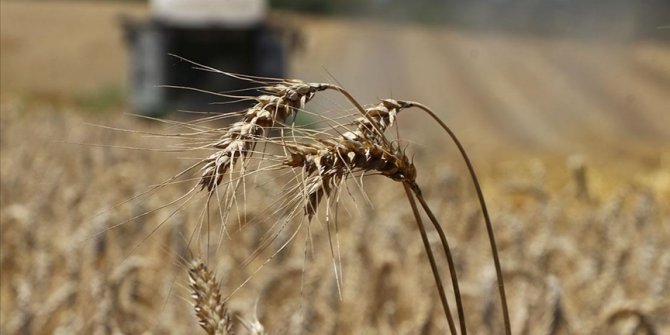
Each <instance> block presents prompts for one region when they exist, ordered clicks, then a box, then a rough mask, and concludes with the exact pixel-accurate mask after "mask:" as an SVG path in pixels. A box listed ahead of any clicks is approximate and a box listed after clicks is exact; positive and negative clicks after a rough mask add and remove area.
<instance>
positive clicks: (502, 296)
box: [403, 101, 512, 335]
mask: <svg viewBox="0 0 670 335" xmlns="http://www.w3.org/2000/svg"><path fill="white" fill-rule="evenodd" d="M403 103H405V104H406V105H407V106H408V107H417V108H419V109H421V110H423V111H424V112H426V113H427V114H428V115H430V117H432V118H433V120H435V122H437V123H438V124H439V125H440V127H442V129H443V130H444V131H445V132H447V134H449V137H451V139H452V141H454V144H456V146H457V147H458V151H459V152H460V153H461V156H462V157H463V160H464V161H465V165H467V168H468V172H469V173H470V176H471V177H472V182H473V184H474V186H475V191H476V192H477V198H478V199H479V204H480V207H481V210H482V215H483V216H484V222H485V224H486V232H487V235H488V237H489V244H490V245H491V253H492V254H493V263H494V265H495V268H496V277H497V280H498V293H499V295H500V304H501V305H502V312H503V319H504V322H505V334H507V335H511V333H512V327H511V325H510V319H509V311H508V308H507V297H506V294H505V282H504V280H503V274H502V267H501V265H500V259H499V256H498V247H497V246H496V240H495V235H494V233H493V224H492V223H491V218H490V216H489V211H488V209H487V207H486V201H485V200H484V193H483V192H482V188H481V186H480V185H479V179H478V178H477V174H476V173H475V169H474V168H473V167H472V163H471V162H470V158H469V157H468V154H467V153H466V152H465V148H464V147H463V145H462V144H461V142H460V141H459V140H458V138H457V137H456V134H455V133H454V132H453V131H452V130H451V128H449V127H448V126H447V125H446V124H445V123H444V122H443V121H442V119H440V118H439V117H438V116H437V115H436V114H435V113H434V112H433V111H432V110H431V109H430V108H428V107H426V106H425V105H423V104H421V103H418V102H414V101H404V102H403Z"/></svg>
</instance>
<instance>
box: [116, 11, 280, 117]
mask: <svg viewBox="0 0 670 335" xmlns="http://www.w3.org/2000/svg"><path fill="white" fill-rule="evenodd" d="M267 10H268V9H267V3H266V1H264V0H151V1H150V18H149V19H148V20H146V21H137V20H132V19H130V18H124V20H123V28H124V32H125V38H126V42H127V44H128V47H129V52H130V90H131V93H130V99H131V106H132V108H133V110H134V112H135V113H138V114H142V115H147V116H160V115H164V114H167V113H170V112H173V111H176V110H180V109H184V110H197V111H208V112H215V111H229V110H231V109H235V108H239V107H240V106H239V105H237V106H236V105H223V104H212V102H216V101H223V100H224V99H223V98H220V97H216V96H213V95H211V94H206V93H202V92H196V91H194V90H186V89H174V88H166V87H161V85H171V86H184V87H191V88H197V89H200V90H208V91H214V92H223V91H230V90H239V89H244V88H249V87H251V86H252V85H251V84H250V83H248V82H245V81H242V80H239V79H234V78H230V77H228V76H225V75H222V74H216V73H211V72H206V71H199V70H195V69H193V65H192V64H189V63H188V62H185V61H183V60H179V59H178V58H176V57H173V56H170V54H174V55H178V56H180V57H183V58H186V59H189V60H192V61H195V62H198V63H201V64H204V65H207V66H210V67H213V68H216V69H220V70H222V71H226V72H235V73H243V74H248V75H254V76H263V77H283V76H284V74H285V54H286V53H285V47H284V45H283V44H282V41H281V39H280V38H279V32H278V31H277V30H276V29H273V28H271V27H270V26H269V25H268V23H267V20H266V18H267ZM243 93H247V94H250V93H253V92H243Z"/></svg>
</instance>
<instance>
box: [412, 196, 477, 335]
mask: <svg viewBox="0 0 670 335" xmlns="http://www.w3.org/2000/svg"><path fill="white" fill-rule="evenodd" d="M410 187H411V188H412V191H414V195H415V196H416V198H417V199H418V200H419V203H420V204H421V207H423V210H424V211H425V212H426V214H428V217H429V218H430V221H431V222H432V223H433V226H434V227H435V230H437V234H438V235H440V242H442V247H443V249H444V254H445V256H446V257H447V263H448V264H449V274H450V275H451V283H452V286H453V288H454V296H455V297H456V309H457V310H458V321H459V325H460V326H461V334H462V335H467V333H468V331H467V329H466V328H465V313H464V312H463V301H462V299H461V289H460V288H459V285H458V276H457V275H456V265H455V264H454V258H453V256H452V254H451V248H449V242H447V235H446V234H445V233H444V230H443V229H442V226H440V223H439V221H438V220H437V218H436V217H435V215H433V212H432V211H431V210H430V207H428V204H427V203H426V201H425V200H424V199H423V194H422V192H421V189H420V188H419V185H417V184H416V183H412V184H411V185H410Z"/></svg>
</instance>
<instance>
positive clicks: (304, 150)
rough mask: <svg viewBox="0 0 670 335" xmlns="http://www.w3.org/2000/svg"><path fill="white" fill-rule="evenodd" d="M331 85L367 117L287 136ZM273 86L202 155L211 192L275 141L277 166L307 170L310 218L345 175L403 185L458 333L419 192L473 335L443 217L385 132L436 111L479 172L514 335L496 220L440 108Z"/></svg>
mask: <svg viewBox="0 0 670 335" xmlns="http://www.w3.org/2000/svg"><path fill="white" fill-rule="evenodd" d="M325 90H333V91H337V92H339V93H341V94H342V95H343V96H344V97H345V98H346V99H347V100H349V101H350V102H351V103H352V105H353V106H354V107H355V109H356V110H357V111H358V112H360V114H361V116H360V117H358V118H356V119H355V120H354V121H353V122H352V123H350V124H348V125H341V126H340V127H338V128H334V129H338V130H339V128H342V127H344V128H345V131H343V132H340V133H339V134H337V135H329V136H325V137H324V136H323V135H324V134H327V133H323V132H310V131H306V130H305V131H304V133H305V135H304V136H302V137H301V138H300V140H301V141H298V138H296V137H293V138H287V137H286V136H285V134H284V130H288V129H290V130H292V131H295V129H293V128H292V127H291V128H289V127H288V126H286V125H285V124H284V123H285V121H286V120H287V119H288V118H289V117H290V116H293V115H295V113H296V112H297V111H299V110H302V109H303V108H304V107H305V105H306V104H307V102H309V101H310V100H311V99H312V98H313V97H314V95H315V94H316V93H317V92H320V91H325ZM265 92H266V93H267V94H266V95H262V96H260V97H258V98H256V101H257V103H256V105H254V106H253V107H252V108H249V109H248V110H247V112H246V113H245V115H244V117H243V119H242V120H241V121H239V122H236V123H235V124H233V125H232V126H231V127H230V128H229V129H227V131H226V132H225V133H224V135H223V136H222V137H221V138H220V139H219V140H218V141H216V142H215V143H212V144H211V145H210V147H212V148H216V149H217V150H218V151H217V152H215V153H214V154H212V155H210V156H209V157H208V158H206V159H205V160H203V161H202V164H203V168H202V170H203V171H204V172H203V174H202V176H201V178H200V181H199V185H200V187H201V189H204V188H207V190H208V191H209V192H210V194H211V193H212V191H213V189H214V188H215V187H216V186H218V185H219V184H220V183H221V182H222V180H223V176H224V175H225V174H226V172H227V171H228V170H229V169H230V168H231V167H232V166H233V165H234V164H235V163H236V162H237V160H238V159H240V158H242V159H246V158H247V157H249V156H250V155H251V154H252V153H253V151H254V148H255V146H256V144H258V143H272V144H275V145H278V146H280V147H281V148H282V149H283V151H284V153H285V156H284V157H283V158H281V156H280V159H279V161H280V163H279V166H277V167H276V168H278V169H281V168H291V169H301V171H302V174H301V175H302V176H303V183H302V190H301V194H300V196H301V197H302V198H303V199H304V204H303V207H304V213H305V215H306V216H307V217H308V219H309V220H310V221H311V219H312V218H313V216H314V215H315V214H316V212H317V208H318V206H319V203H320V202H321V200H322V199H323V198H324V197H325V198H327V199H328V198H330V197H331V196H332V194H333V193H334V192H335V193H336V191H337V190H339V189H340V188H341V186H342V183H343V182H344V181H346V180H347V179H349V178H350V177H352V176H353V175H355V174H361V175H365V174H379V175H382V176H385V177H388V178H390V179H392V180H394V181H398V182H401V183H403V185H404V188H405V190H406V194H407V196H408V200H409V201H410V205H411V206H412V209H413V213H414V216H415V220H416V222H417V224H418V227H419V230H420V232H421V233H422V239H423V240H424V247H425V249H426V252H427V254H428V257H429V260H430V263H431V269H432V271H433V274H434V276H435V280H436V284H437V286H438V291H439V292H440V298H441V301H442V305H443V309H444V311H445V316H446V318H447V321H448V323H449V328H450V330H451V332H452V333H453V334H456V327H455V323H454V321H453V318H452V316H451V312H450V310H449V306H448V303H447V299H446V296H445V293H444V288H443V287H442V284H441V279H440V275H439V271H438V268H437V266H436V265H435V260H434V258H433V255H432V250H431V247H430V245H429V244H428V243H427V239H426V238H425V236H424V234H425V228H424V227H423V223H422V221H421V218H420V215H419V212H418V208H417V206H416V203H414V197H416V199H417V200H418V201H419V203H420V205H421V208H422V209H423V210H424V212H425V213H426V214H427V215H428V217H429V218H430V220H431V223H432V224H433V226H434V228H435V229H436V231H437V232H438V235H439V236H440V242H441V243H442V247H443V249H444V252H445V255H446V258H447V261H448V264H449V270H450V275H451V279H452V285H453V289H454V295H455V299H456V305H457V311H458V317H459V325H460V332H461V334H464V335H465V334H467V329H466V322H465V315H464V311H463V306H462V299H461V294H460V288H459V285H458V276H457V275H456V268H455V265H454V261H453V257H452V254H451V250H450V248H449V244H448V241H447V238H446V234H445V233H444V231H443V229H442V227H441V225H440V223H439V221H438V219H437V218H436V217H435V216H434V214H433V213H432V211H431V209H430V207H429V206H428V205H427V203H426V201H425V199H424V198H423V195H422V192H421V189H420V188H419V186H418V185H417V183H416V173H417V172H416V168H415V166H414V164H413V162H412V160H410V159H409V158H408V157H407V155H406V154H405V151H404V150H403V149H401V148H400V146H399V145H398V144H397V143H396V142H393V141H390V140H388V139H387V137H386V136H385V135H384V131H385V130H386V129H387V128H388V127H389V126H392V125H393V124H394V123H395V121H396V117H397V114H398V113H399V112H400V111H401V110H402V109H406V108H411V107H416V108H419V109H420V110H423V111H424V112H426V113H428V114H429V115H430V116H431V117H433V119H435V121H436V122H438V124H439V125H440V126H441V127H442V128H443V129H444V130H445V131H446V132H447V133H448V134H449V136H450V137H451V138H452V140H453V141H454V142H455V143H456V145H457V146H458V148H459V150H460V152H461V154H462V156H463V159H464V160H465V162H466V165H467V167H468V170H469V172H470V174H471V176H472V179H473V182H474V186H475V189H476V191H477V195H478V198H479V201H480V205H481V209H482V212H483V214H484V219H485V222H486V226H487V232H488V235H489V240H490V243H491V248H492V251H493V259H494V263H495V266H496V274H497V277H498V283H499V293H500V297H501V299H500V300H501V304H502V308H503V316H504V321H505V330H506V334H510V332H511V327H510V322H509V315H508V310H507V302H506V297H505V290H504V283H503V278H502V270H501V266H500V262H499V257H498V253H497V247H496V245H495V237H494V235H493V228H492V224H491V221H490V218H489V214H488V210H487V208H486V203H485V201H484V198H483V194H482V191H481V187H480V185H479V182H478V179H477V177H476V174H475V172H474V169H473V167H472V164H471V162H470V160H469V158H468V156H467V154H466V152H465V149H464V148H463V146H462V145H461V143H460V142H459V141H458V139H457V138H456V136H455V135H454V133H453V131H451V129H449V128H448V127H447V126H446V124H444V122H442V121H441V120H440V119H439V118H438V117H437V116H436V114H435V113H434V112H432V111H431V110H430V109H429V108H427V107H426V106H424V105H422V104H420V103H417V102H411V101H400V100H392V99H386V100H382V101H381V102H380V103H379V104H377V105H375V106H372V107H369V108H364V107H363V106H362V105H361V104H360V103H359V102H358V101H357V100H356V99H355V98H353V96H352V95H351V94H350V93H349V92H347V91H346V90H345V89H343V88H341V87H339V86H336V85H332V84H317V83H309V84H307V83H304V82H302V81H299V80H291V81H283V82H280V83H278V84H275V85H272V86H266V87H265ZM273 128H277V129H279V130H280V131H281V135H280V136H279V137H270V136H269V135H268V130H269V129H273ZM328 203H330V202H328Z"/></svg>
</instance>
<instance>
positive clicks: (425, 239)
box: [402, 182, 457, 335]
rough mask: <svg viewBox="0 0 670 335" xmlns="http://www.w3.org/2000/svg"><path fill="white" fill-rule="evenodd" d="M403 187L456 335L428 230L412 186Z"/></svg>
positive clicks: (444, 307)
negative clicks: (417, 205)
mask: <svg viewBox="0 0 670 335" xmlns="http://www.w3.org/2000/svg"><path fill="white" fill-rule="evenodd" d="M402 186H403V187H404V188H405V194H406V195H407V200H408V201H409V204H410V206H411V207H412V213H413V214H414V219H415V220H416V224H417V226H419V232H420V233H421V239H422V240H423V246H424V247H425V248H426V253H427V254H428V260H429V261H430V268H431V270H433V276H434V277H435V285H437V291H438V292H439V294H440V300H441V301H442V308H443V309H444V314H445V316H446V317H447V322H448V323H449V330H450V331H451V334H453V335H456V334H457V333H456V325H455V324H454V319H453V317H452V316H451V310H450V309H449V302H448V301H447V296H446V294H445V293H444V287H443V286H442V279H440V272H439V271H438V269H437V264H436V263H435V256H433V251H432V249H431V248H430V242H429V241H428V234H426V228H425V227H424V225H423V222H422V221H421V214H420V213H419V209H418V208H417V207H416V202H415V201H414V195H412V191H411V190H410V185H408V183H407V182H403V183H402Z"/></svg>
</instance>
